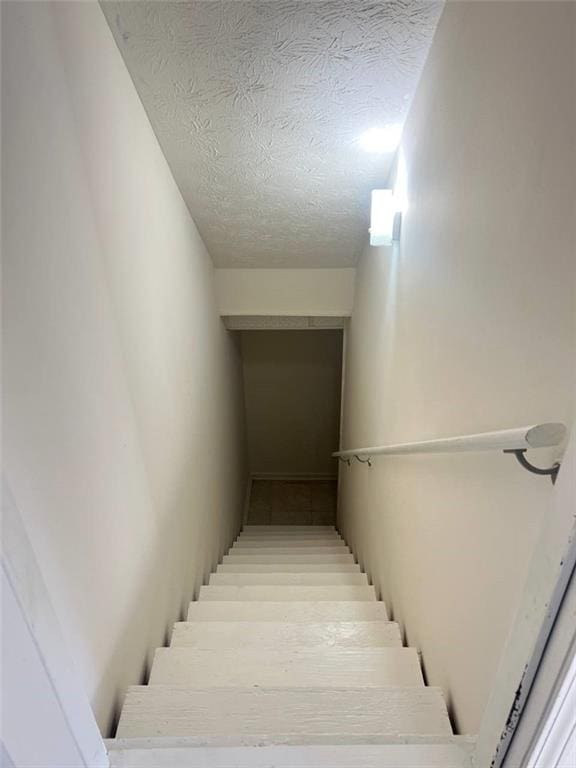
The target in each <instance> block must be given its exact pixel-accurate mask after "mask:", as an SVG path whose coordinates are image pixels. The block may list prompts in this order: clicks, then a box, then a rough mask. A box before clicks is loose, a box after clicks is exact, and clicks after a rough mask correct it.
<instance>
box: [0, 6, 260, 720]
mask: <svg viewBox="0 0 576 768" xmlns="http://www.w3.org/2000/svg"><path fill="white" fill-rule="evenodd" d="M2 26H3V30H2V32H3V40H2V70H3V71H2V75H3V93H2V97H3V103H2V120H3V123H2V131H3V136H2V139H3V146H2V155H3V184H4V188H3V224H4V229H3V272H4V274H3V277H4V318H3V331H4V462H5V470H6V474H7V480H8V483H9V485H10V488H11V490H12V493H13V495H14V498H15V503H16V505H17V507H18V508H19V510H20V513H21V515H22V518H23V520H24V523H25V526H26V529H27V531H28V535H29V537H30V540H31V542H32V546H33V548H34V550H35V551H36V554H37V558H38V562H39V564H40V567H41V569H42V572H43V576H44V579H45V582H46V585H47V587H48V590H49V592H50V594H51V597H52V600H53V602H54V608H55V611H56V613H57V615H58V617H59V620H60V623H61V625H62V627H63V631H64V633H65V635H66V641H67V643H68V644H69V648H70V651H71V654H72V657H73V659H74V662H75V664H76V666H77V669H78V671H79V674H80V675H81V677H82V680H83V682H84V686H85V688H86V690H87V692H88V694H89V696H90V699H91V702H92V705H93V707H94V710H95V712H96V715H97V718H98V722H99V724H100V726H101V728H102V729H103V731H104V732H106V731H108V729H109V726H110V723H111V721H112V718H113V716H114V714H115V713H116V712H117V711H118V707H119V706H120V704H121V701H122V696H123V691H124V689H125V686H126V685H127V684H129V683H136V682H138V681H140V680H141V679H142V678H143V676H144V674H145V670H146V664H147V663H149V661H150V658H151V654H152V651H153V649H154V648H155V647H156V646H158V645H161V644H163V643H164V641H165V639H166V637H167V632H168V631H169V628H170V627H171V625H172V623H173V622H174V621H175V620H176V619H178V618H179V617H180V616H182V614H183V611H184V610H185V607H186V604H187V602H188V601H189V599H190V598H191V597H192V596H193V595H194V593H195V592H197V590H198V588H199V586H200V585H201V584H202V582H203V579H204V578H205V577H206V575H207V574H208V573H209V571H210V570H211V568H212V567H213V566H214V564H215V563H216V561H217V559H218V557H219V556H220V555H221V553H222V552H223V550H224V549H225V548H226V547H227V545H228V544H229V542H230V540H231V538H232V536H233V534H234V533H235V531H236V530H237V529H238V527H239V524H240V514H241V507H242V501H243V494H244V483H245V473H246V467H245V461H244V452H243V446H244V437H243V417H242V398H243V395H242V377H241V365H240V358H239V350H238V348H237V346H236V344H235V343H234V342H233V341H232V339H231V337H230V336H229V334H227V332H226V331H225V330H224V329H223V327H222V325H221V322H220V320H219V318H218V314H217V310H216V304H215V298H214V287H213V268H212V264H211V261H210V259H209V257H208V254H207V252H206V249H205V248H204V245H203V243H202V241H201V239H200V237H199V235H198V232H197V230H196V228H195V226H194V223H193V221H192V220H191V218H190V215H189V213H188V211H187V209H186V206H185V205H184V202H183V200H182V198H181V196H180V193H179V191H178V189H177V187H176V185H175V183H174V181H173V178H172V176H171V174H170V171H169V169H168V166H167V164H166V162H165V160H164V157H163V155H162V153H161V151H160V149H159V147H158V144H157V142H156V139H155V137H154V134H153V132H152V130H151V128H150V125H149V123H148V120H147V118H146V115H145V113H144V110H143V108H142V105H141V104H140V101H139V99H138V96H137V94H136V92H135V89H134V87H133V84H132V82H131V80H130V77H129V75H128V73H127V71H126V68H125V66H124V64H123V61H122V59H121V56H120V54H119V53H118V50H117V48H116V46H115V43H114V40H113V38H112V35H111V33H110V31H109V28H108V26H107V24H106V21H105V19H104V16H103V14H102V11H101V9H100V7H99V6H98V4H97V3H51V4H48V3H2Z"/></svg>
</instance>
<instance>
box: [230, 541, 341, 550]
mask: <svg viewBox="0 0 576 768" xmlns="http://www.w3.org/2000/svg"><path fill="white" fill-rule="evenodd" d="M286 548H289V549H318V550H320V551H321V550H324V549H345V550H346V551H347V552H349V551H350V550H349V549H348V547H347V546H346V544H345V543H344V542H343V541H341V540H339V539H333V540H332V541H314V540H313V541H306V540H302V539H299V540H297V541H293V540H290V541H286V540H285V539H276V540H275V541H274V540H273V539H266V540H265V541H255V540H254V539H238V541H235V542H234V544H233V546H232V547H231V548H230V551H232V550H233V549H235V550H243V549H286Z"/></svg>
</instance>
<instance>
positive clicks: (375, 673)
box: [148, 647, 424, 688]
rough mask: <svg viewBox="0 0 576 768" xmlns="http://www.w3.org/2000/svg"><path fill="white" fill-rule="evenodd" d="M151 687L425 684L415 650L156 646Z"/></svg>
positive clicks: (380, 685) (328, 686)
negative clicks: (282, 649) (215, 648)
mask: <svg viewBox="0 0 576 768" xmlns="http://www.w3.org/2000/svg"><path fill="white" fill-rule="evenodd" d="M148 684H149V685H183V686H190V687H192V686H195V687H201V688H210V687H218V688H234V687H238V688H248V687H249V686H251V685H258V686H261V687H263V688H309V687H310V686H314V687H318V688H320V687H322V688H324V687H326V688H344V687H346V686H349V687H351V688H357V687H363V688H382V687H385V686H404V687H409V686H413V685H414V686H418V685H421V686H423V685H424V680H423V678H422V672H421V671H420V663H419V660H418V654H417V653H416V651H415V649H414V648H354V649H349V648H332V649H325V648H321V649H307V648H305V649H302V648H300V649H297V650H291V651H277V650H275V649H270V648H258V649H256V650H253V649H251V648H245V647H240V648H234V649H228V650H223V649H221V648H218V649H217V650H198V649H196V648H158V649H157V650H156V653H155V654H154V662H153V664H152V671H151V673H150V679H149V681H148Z"/></svg>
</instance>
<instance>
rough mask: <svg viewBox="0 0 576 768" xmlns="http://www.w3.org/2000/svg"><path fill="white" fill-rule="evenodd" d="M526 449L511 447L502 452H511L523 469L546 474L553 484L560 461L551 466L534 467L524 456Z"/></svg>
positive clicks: (537, 473)
mask: <svg viewBox="0 0 576 768" xmlns="http://www.w3.org/2000/svg"><path fill="white" fill-rule="evenodd" d="M526 450H527V449H526V448H512V449H508V450H505V451H504V453H513V454H514V456H516V459H517V460H518V463H519V464H520V465H521V466H522V467H524V469H526V470H528V472H532V474H534V475H548V476H549V477H550V480H551V481H552V484H554V483H555V482H556V478H557V476H558V472H559V470H560V463H559V462H558V461H557V462H555V463H554V464H553V465H552V466H551V467H547V468H546V469H542V468H541V467H535V466H534V464H531V463H530V462H529V461H528V459H527V458H526V455H525V454H526Z"/></svg>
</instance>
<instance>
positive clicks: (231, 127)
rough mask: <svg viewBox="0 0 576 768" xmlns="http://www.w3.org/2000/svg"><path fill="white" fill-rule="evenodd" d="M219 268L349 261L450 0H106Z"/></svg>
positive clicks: (357, 246) (120, 42)
mask: <svg viewBox="0 0 576 768" xmlns="http://www.w3.org/2000/svg"><path fill="white" fill-rule="evenodd" d="M103 8H104V11H105V13H106V16H107V18H108V21H109V24H110V27H111V29H112V32H113V34H114V36H115V38H116V40H117V43H118V46H119V48H120V50H121V52H122V55H123V56H124V59H125V61H126V64H127V67H128V69H129V71H130V73H131V75H132V78H133V80H134V82H135V85H136V88H137V89H138V92H139V94H140V97H141V99H142V102H143V104H144V106H145V108H146V110H147V112H148V115H149V117H150V120H151V122H152V125H153V127H154V130H155V131H156V135H157V136H158V139H159V141H160V144H161V146H162V148H163V150H164V153H165V155H166V158H167V160H168V162H169V164H170V166H171V168H172V172H173V173H174V176H175V178H176V181H177V183H178V185H179V187H180V189H181V191H182V194H183V196H184V198H185V200H186V202H187V204H188V207H189V209H190V212H191V213H192V216H193V217H194V220H195V222H196V224H197V226H198V228H199V230H200V233H201V235H202V237H203V239H204V242H205V243H206V246H207V247H208V250H209V252H210V254H211V256H212V259H213V260H214V263H215V264H216V265H217V266H226V267H345V266H351V265H354V264H355V262H356V260H357V257H358V254H359V252H360V251H361V249H362V247H363V245H364V243H365V241H366V230H367V227H368V218H369V203H370V190H371V189H372V188H374V187H378V186H382V185H383V184H385V183H386V181H387V176H388V173H389V170H390V165H391V162H392V156H391V155H370V154H367V153H365V152H364V151H363V150H362V149H361V148H360V147H359V146H358V144H357V138H358V136H359V135H360V134H361V133H363V132H364V131H366V130H367V129H370V128H372V127H374V126H382V125H385V124H390V123H397V122H402V121H403V119H404V118H405V117H406V112H407V109H408V106H409V103H410V100H411V97H412V94H413V92H414V89H415V86H416V83H417V80H418V77H419V75H420V71H421V69H422V66H423V63H424V60H425V58H426V54H427V52H428V47H429V45H430V42H431V40H432V36H433V34H434V30H435V27H436V23H437V21H438V17H439V15H440V12H441V10H442V3H441V2H429V1H428V2H427V1H424V2H415V1H413V0H392V2H365V1H364V2H358V1H354V0H352V1H350V0H338V1H337V2H298V1H296V2H294V1H293V0H292V1H290V2H285V1H284V0H277V1H274V0H272V1H268V2H244V1H243V0H236V1H235V2H219V1H218V0H216V1H204V2H191V3H187V2H158V1H157V2H142V1H139V2H105V3H103Z"/></svg>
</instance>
